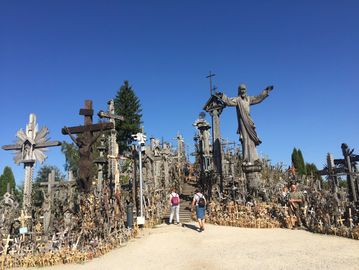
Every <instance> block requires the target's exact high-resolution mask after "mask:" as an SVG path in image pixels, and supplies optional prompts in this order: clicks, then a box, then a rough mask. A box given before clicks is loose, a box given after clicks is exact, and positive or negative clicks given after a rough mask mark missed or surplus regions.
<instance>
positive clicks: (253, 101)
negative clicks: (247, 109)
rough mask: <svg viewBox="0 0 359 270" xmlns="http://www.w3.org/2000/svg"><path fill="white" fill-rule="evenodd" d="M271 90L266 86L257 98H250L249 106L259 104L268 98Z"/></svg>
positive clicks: (271, 88) (270, 87)
mask: <svg viewBox="0 0 359 270" xmlns="http://www.w3.org/2000/svg"><path fill="white" fill-rule="evenodd" d="M272 90H273V86H268V87H267V88H266V89H264V90H263V91H262V93H260V94H259V95H258V96H252V97H250V101H251V102H250V104H251V105H255V104H258V103H261V102H262V101H263V100H264V99H265V98H266V97H268V96H269V92H270V91H272Z"/></svg>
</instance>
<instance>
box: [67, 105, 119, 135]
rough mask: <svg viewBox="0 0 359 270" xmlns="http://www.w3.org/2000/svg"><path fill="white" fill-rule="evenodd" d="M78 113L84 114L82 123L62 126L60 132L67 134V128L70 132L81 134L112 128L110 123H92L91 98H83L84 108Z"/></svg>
mask: <svg viewBox="0 0 359 270" xmlns="http://www.w3.org/2000/svg"><path fill="white" fill-rule="evenodd" d="M79 114H80V115H83V116H84V125H83V126H75V127H69V128H67V129H66V128H63V129H62V134H64V135H68V134H69V133H68V130H69V131H70V133H71V134H82V133H84V132H86V131H89V132H96V131H105V130H110V129H112V128H113V124H112V123H98V124H93V123H92V116H93V109H92V100H85V108H83V109H80V112H79Z"/></svg>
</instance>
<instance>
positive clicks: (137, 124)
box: [114, 80, 142, 154]
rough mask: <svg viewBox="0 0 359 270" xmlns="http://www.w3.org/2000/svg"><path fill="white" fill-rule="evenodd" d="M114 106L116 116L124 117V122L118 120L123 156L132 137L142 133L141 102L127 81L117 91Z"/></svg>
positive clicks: (118, 133) (119, 142)
mask: <svg viewBox="0 0 359 270" xmlns="http://www.w3.org/2000/svg"><path fill="white" fill-rule="evenodd" d="M114 106H115V112H116V114H118V115H122V116H123V117H124V120H123V121H119V120H116V131H117V142H118V144H119V152H120V154H122V153H123V152H124V151H126V150H128V145H129V144H130V143H131V142H132V137H131V135H132V134H135V133H137V132H140V131H141V123H142V122H141V117H142V114H141V112H142V109H141V104H140V101H139V99H138V97H137V96H136V94H135V92H134V90H133V89H132V86H130V85H129V83H128V81H127V80H126V81H124V84H123V85H122V86H121V87H120V89H119V90H118V91H117V94H116V98H115V100H114Z"/></svg>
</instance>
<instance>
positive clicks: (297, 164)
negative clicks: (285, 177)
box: [292, 147, 299, 172]
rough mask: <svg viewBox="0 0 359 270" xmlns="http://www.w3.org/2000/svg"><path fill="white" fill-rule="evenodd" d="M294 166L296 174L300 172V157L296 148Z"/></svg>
mask: <svg viewBox="0 0 359 270" xmlns="http://www.w3.org/2000/svg"><path fill="white" fill-rule="evenodd" d="M292 166H294V168H295V170H296V172H298V170H299V157H298V150H297V148H295V147H294V149H293V151H292Z"/></svg>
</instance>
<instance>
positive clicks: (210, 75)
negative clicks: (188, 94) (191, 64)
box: [206, 71, 216, 96]
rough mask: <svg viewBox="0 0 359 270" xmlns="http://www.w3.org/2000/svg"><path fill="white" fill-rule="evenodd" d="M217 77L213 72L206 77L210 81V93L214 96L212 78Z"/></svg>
mask: <svg viewBox="0 0 359 270" xmlns="http://www.w3.org/2000/svg"><path fill="white" fill-rule="evenodd" d="M214 76H216V74H213V73H212V72H211V71H209V75H208V76H206V78H208V79H209V93H210V95H211V96H212V95H213V89H212V77H214Z"/></svg>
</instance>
